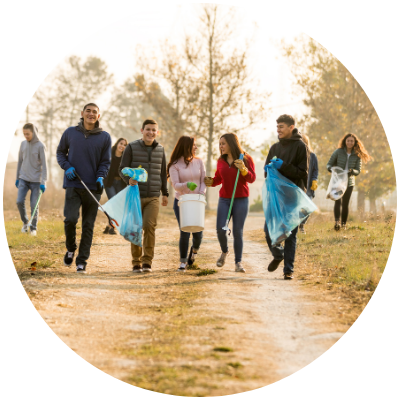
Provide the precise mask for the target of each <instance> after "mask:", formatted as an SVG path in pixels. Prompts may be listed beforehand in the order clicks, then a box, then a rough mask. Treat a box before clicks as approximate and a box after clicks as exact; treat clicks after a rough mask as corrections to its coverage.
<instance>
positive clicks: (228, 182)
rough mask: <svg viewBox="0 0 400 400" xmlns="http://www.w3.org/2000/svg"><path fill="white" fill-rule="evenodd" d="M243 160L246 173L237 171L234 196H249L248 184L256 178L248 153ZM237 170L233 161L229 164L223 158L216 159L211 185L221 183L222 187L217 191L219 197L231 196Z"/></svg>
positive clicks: (227, 197)
mask: <svg viewBox="0 0 400 400" xmlns="http://www.w3.org/2000/svg"><path fill="white" fill-rule="evenodd" d="M244 162H245V165H246V167H247V168H248V173H247V175H244V176H243V175H242V174H241V173H239V180H238V183H237V187H236V192H235V198H238V197H249V195H250V189H249V185H248V184H249V183H253V182H254V181H255V180H256V172H255V168H254V161H253V159H252V158H251V157H250V156H249V155H248V154H246V157H245V160H244ZM237 172H238V169H237V168H236V167H235V165H234V164H233V163H232V165H229V164H228V163H227V162H226V161H225V160H224V159H222V158H220V159H218V162H217V170H216V171H215V176H214V178H213V184H212V186H213V187H215V186H218V185H220V184H221V183H222V187H221V189H220V191H219V197H222V198H225V199H230V198H231V197H232V193H233V188H234V186H235V181H236V176H237Z"/></svg>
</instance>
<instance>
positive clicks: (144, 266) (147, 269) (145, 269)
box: [142, 264, 151, 273]
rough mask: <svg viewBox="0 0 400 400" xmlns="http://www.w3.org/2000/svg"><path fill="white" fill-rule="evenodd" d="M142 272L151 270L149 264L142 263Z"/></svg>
mask: <svg viewBox="0 0 400 400" xmlns="http://www.w3.org/2000/svg"><path fill="white" fill-rule="evenodd" d="M142 268H143V272H145V273H150V272H151V265H149V264H143V267H142Z"/></svg>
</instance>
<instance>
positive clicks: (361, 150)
mask: <svg viewBox="0 0 400 400" xmlns="http://www.w3.org/2000/svg"><path fill="white" fill-rule="evenodd" d="M349 137H352V138H354V141H355V144H354V147H353V149H354V152H355V153H356V155H357V157H359V158H361V160H362V161H363V162H364V163H367V162H368V161H371V160H373V158H372V157H371V156H370V155H369V154H368V151H367V150H365V147H364V145H363V144H362V142H361V140H360V139H359V138H358V137H357V136H356V135H355V134H354V133H350V132H349V133H346V134H345V135H344V136H343V137H342V138H341V139H340V140H339V144H338V148H339V149H345V148H346V140H347V138H349Z"/></svg>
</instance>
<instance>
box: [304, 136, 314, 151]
mask: <svg viewBox="0 0 400 400" xmlns="http://www.w3.org/2000/svg"><path fill="white" fill-rule="evenodd" d="M301 137H302V139H303V142H304V143H305V144H306V146H307V147H308V150H309V151H310V153H314V150H313V149H312V147H311V143H310V138H309V137H308V135H306V134H305V133H302V134H301Z"/></svg>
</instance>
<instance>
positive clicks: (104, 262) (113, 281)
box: [23, 215, 342, 396]
mask: <svg viewBox="0 0 400 400" xmlns="http://www.w3.org/2000/svg"><path fill="white" fill-rule="evenodd" d="M170 223H171V221H169V224H170ZM167 226H168V224H167V223H165V224H164V225H163V224H161V226H160V228H159V229H158V230H157V249H156V257H155V262H154V267H153V268H154V272H153V273H152V274H148V275H147V274H146V275H144V274H141V275H133V274H132V273H131V263H130V246H129V244H128V243H127V242H126V241H125V240H124V239H123V238H122V237H120V236H115V237H113V236H105V235H99V234H97V235H96V236H95V238H94V244H93V247H92V255H91V258H90V264H89V265H88V273H87V274H85V275H81V274H76V273H75V272H74V269H73V268H67V267H64V266H62V265H61V264H62V263H60V266H57V270H56V271H54V272H51V273H47V274H45V275H40V276H36V275H35V276H33V277H31V278H30V279H28V280H24V281H23V285H24V287H25V289H26V290H27V292H28V293H29V295H30V297H31V299H32V301H33V303H34V305H35V306H36V308H37V310H38V312H39V313H40V314H41V316H42V317H43V318H44V319H45V321H46V322H47V323H48V324H49V326H50V327H51V328H52V329H53V330H54V332H55V333H56V334H57V335H58V336H59V337H60V338H61V339H62V340H63V341H64V342H65V343H66V344H67V345H68V346H70V347H71V348H72V349H73V350H74V351H76V353H78V354H79V355H80V356H82V357H83V358H84V359H85V360H87V361H88V362H90V363H91V364H93V365H94V366H96V367H97V368H99V369H101V370H103V371H105V372H107V373H108V374H110V375H112V376H114V377H116V378H119V379H121V380H124V381H126V382H129V383H132V384H134V385H136V386H140V387H144V388H147V389H151V390H156V391H160V392H164V393H170V394H175V395H192V396H215V395H226V394H233V393H238V392H243V391H247V390H251V389H255V388H258V387H261V386H265V385H267V384H270V383H273V382H275V381H277V380H279V379H282V378H284V377H286V376H288V375H290V374H292V373H294V372H295V371H297V370H299V369H300V368H302V367H304V366H305V365H307V364H309V363H310V362H312V361H313V360H315V359H316V358H317V357H318V356H319V355H321V354H322V353H323V352H324V351H326V350H327V349H328V348H329V347H330V346H331V345H332V344H334V343H335V342H336V341H337V340H338V339H339V338H340V336H341V335H342V333H339V332H335V331H334V327H333V325H332V324H331V323H330V322H329V321H328V320H327V318H326V317H324V312H323V310H324V309H325V307H327V306H328V305H327V304H324V303H322V302H316V301H315V300H312V299H311V295H310V294H308V293H307V292H306V291H305V290H304V289H301V288H300V284H299V283H298V282H296V280H293V281H284V280H283V279H282V271H281V268H279V269H278V270H277V271H276V272H274V273H272V274H271V273H268V272H266V266H267V265H268V262H269V260H270V259H271V256H270V253H269V251H268V248H267V246H266V244H262V243H257V242H254V241H251V240H245V246H244V255H243V258H244V266H245V268H246V271H247V273H246V274H240V275H239V274H237V273H235V272H233V269H234V262H233V259H234V257H233V252H232V253H231V255H230V256H229V259H228V263H227V264H226V265H225V266H224V267H223V268H222V269H219V268H218V271H217V273H216V274H212V275H207V276H197V273H198V271H187V272H186V273H184V274H182V273H178V272H177V271H176V268H177V266H178V260H179V258H178V249H177V244H178V232H177V229H173V230H171V229H169V228H167ZM169 226H171V225H169ZM173 226H174V227H175V225H173ZM262 226H263V218H262V216H257V215H255V216H252V215H251V216H249V218H248V220H247V223H246V228H245V230H246V232H251V230H252V229H259V228H260V227H262ZM230 240H231V239H230ZM230 247H231V248H232V243H230ZM218 255H219V245H218V241H217V238H216V233H215V229H214V218H209V219H207V222H206V231H205V234H204V241H203V245H202V248H201V255H200V256H199V266H200V267H201V268H202V269H204V268H214V269H217V268H216V267H215V260H216V258H217V257H218Z"/></svg>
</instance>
